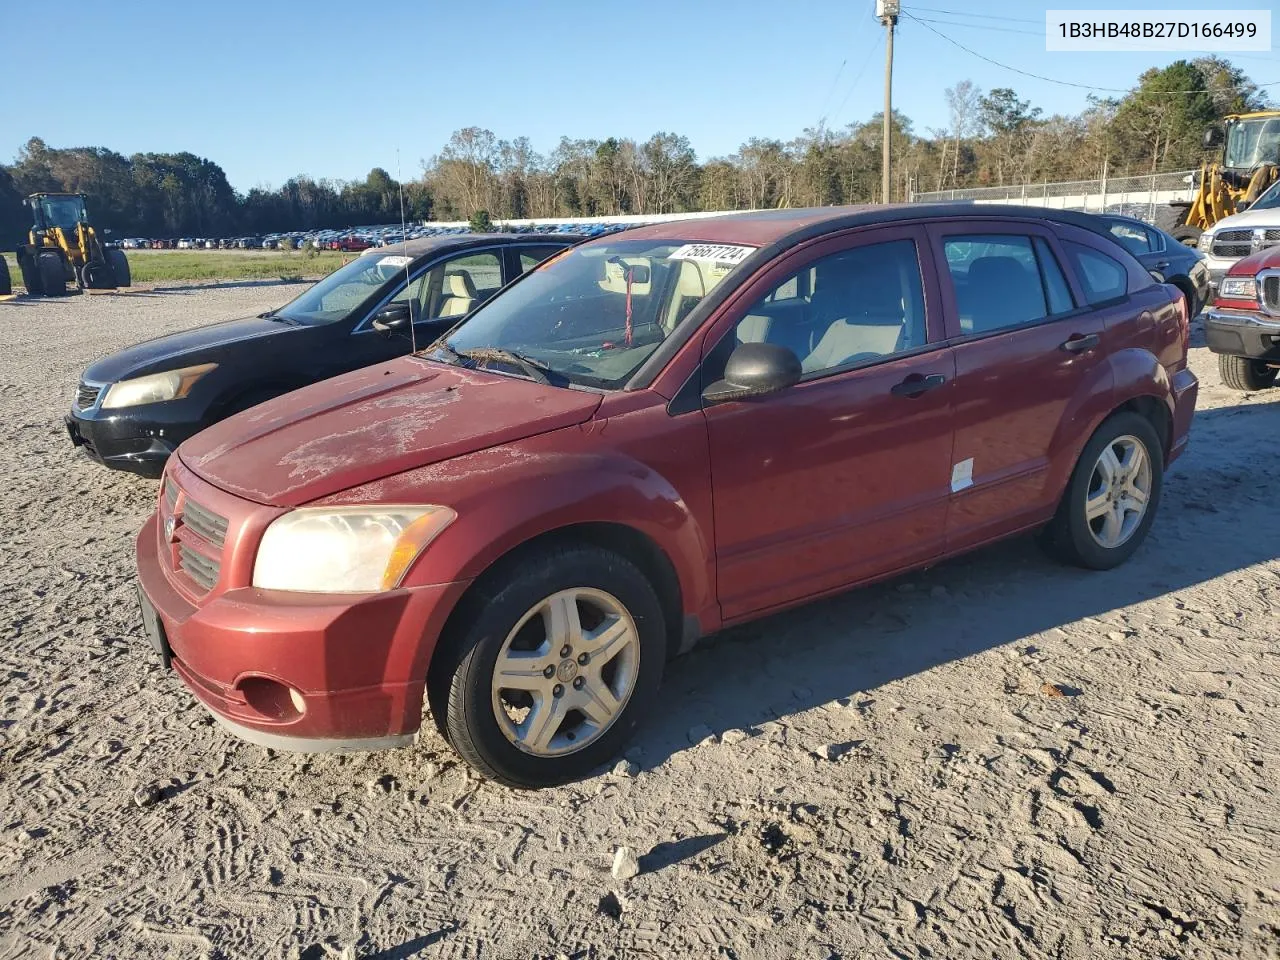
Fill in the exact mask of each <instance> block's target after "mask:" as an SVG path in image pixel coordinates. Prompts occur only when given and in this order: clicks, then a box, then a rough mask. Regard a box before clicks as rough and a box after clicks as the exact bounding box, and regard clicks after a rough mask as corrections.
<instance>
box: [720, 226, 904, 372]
mask: <svg viewBox="0 0 1280 960" xmlns="http://www.w3.org/2000/svg"><path fill="white" fill-rule="evenodd" d="M735 333H736V335H737V339H738V341H739V342H741V343H746V342H750V341H756V342H765V343H776V344H780V345H782V346H784V347H787V348H788V349H790V350H791V351H792V352H793V353H795V355H796V356H797V357H799V358H800V364H801V366H802V367H803V369H804V372H805V373H806V374H811V373H818V372H821V371H824V370H834V369H837V368H840V367H845V366H848V365H850V364H855V363H863V362H866V361H872V360H878V359H880V358H881V357H886V356H890V355H892V354H894V353H900V352H902V351H904V350H910V349H912V348H914V347H918V346H921V345H922V344H924V343H925V342H926V340H927V336H926V333H925V317H924V290H923V287H922V284H921V282H920V259H919V256H918V255H917V253H916V245H915V243H913V242H912V241H910V240H893V241H890V242H888V243H873V244H868V245H866V246H861V247H855V248H853V249H852V250H843V251H841V252H840V253H836V254H832V255H831V256H829V257H824V258H822V259H821V260H818V261H817V262H816V263H812V264H810V265H808V266H806V267H805V268H804V269H803V270H800V271H799V272H798V273H795V274H792V275H791V276H789V277H787V278H786V279H785V280H783V281H782V283H780V284H778V286H777V287H775V288H774V289H773V290H771V291H770V292H769V293H768V294H767V295H766V296H764V297H763V298H761V299H760V301H759V302H757V303H756V304H755V306H753V307H752V308H751V309H750V310H748V311H747V315H746V316H744V317H743V318H742V319H741V320H740V321H738V326H737V328H736V330H735Z"/></svg>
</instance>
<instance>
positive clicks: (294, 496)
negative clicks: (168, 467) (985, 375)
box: [178, 357, 601, 506]
mask: <svg viewBox="0 0 1280 960" xmlns="http://www.w3.org/2000/svg"><path fill="white" fill-rule="evenodd" d="M600 399H601V398H600V395H599V394H595V393H588V392H585V391H580V390H569V389H564V388H559V387H551V386H545V385H543V384H539V383H534V382H532V381H529V380H522V379H519V378H515V377H506V376H502V375H499V374H494V373H486V372H483V371H478V370H468V369H465V368H462V367H451V366H448V365H445V364H442V363H436V362H433V361H429V360H424V359H422V358H421V357H402V358H400V359H398V360H393V361H391V362H390V363H381V364H377V365H376V366H373V367H367V368H365V369H363V370H357V371H355V372H354V373H349V374H345V375H343V376H340V377H334V378H333V379H332V380H325V381H322V382H321V383H317V384H313V385H312V386H309V387H303V388H302V389H301V390H296V391H294V392H293V393H289V394H285V395H284V396H283V397H278V398H276V399H275V400H271V401H268V402H267V403H264V404H261V405H260V406H257V407H253V408H251V409H249V410H246V411H245V412H244V413H241V414H237V415H236V416H234V417H230V418H229V419H226V420H223V421H221V422H220V423H216V424H214V425H213V426H212V427H210V428H208V429H207V430H204V431H202V432H201V433H198V434H196V435H195V436H194V437H192V438H191V439H190V440H188V441H186V442H185V443H184V444H182V446H181V447H179V448H178V456H179V457H180V458H181V459H182V462H183V463H184V464H186V465H187V467H189V468H190V469H191V470H192V471H194V472H195V473H196V474H198V475H199V476H201V477H202V478H203V479H205V480H208V481H209V482H210V483H212V484H214V485H215V486H218V487H221V488H222V489H224V490H226V491H228V492H229V493H233V494H236V495H237V496H241V497H246V498H247V499H250V500H254V501H256V502H258V503H265V504H271V505H275V506H299V505H301V504H304V503H308V502H310V501H312V500H316V499H318V498H320V497H325V496H328V495H330V494H333V493H337V492H338V491H340V490H346V489H348V488H350V487H354V486H358V485H360V484H363V483H369V482H370V481H373V480H379V479H382V478H384V477H388V476H392V475H394V474H397V473H401V472H403V471H405V470H411V469H414V468H416V467H424V466H428V465H430V464H433V463H439V462H440V461H442V460H447V459H449V458H450V457H459V456H463V455H465V454H468V453H474V452H476V451H478V450H484V449H487V448H488V447H493V446H497V445H499V444H503V443H511V442H513V441H515V440H521V439H524V438H525V437H530V436H534V435H535V434H539V433H545V432H547V431H550V430H556V429H559V428H561V427H566V426H572V425H574V424H578V423H582V422H584V421H586V420H587V419H589V418H590V417H591V415H592V414H593V413H594V412H595V409H596V407H598V406H599V405H600Z"/></svg>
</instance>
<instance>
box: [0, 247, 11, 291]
mask: <svg viewBox="0 0 1280 960" xmlns="http://www.w3.org/2000/svg"><path fill="white" fill-rule="evenodd" d="M11 293H13V281H11V280H10V279H9V264H8V263H7V262H6V261H5V259H4V257H0V297H7V296H9V294H11Z"/></svg>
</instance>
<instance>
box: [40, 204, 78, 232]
mask: <svg viewBox="0 0 1280 960" xmlns="http://www.w3.org/2000/svg"><path fill="white" fill-rule="evenodd" d="M40 212H41V213H42V214H43V216H44V222H45V223H47V224H48V225H49V226H51V227H62V228H63V229H69V228H71V227H74V226H75V225H76V224H77V223H80V222H81V221H83V220H86V219H88V218H87V217H86V216H85V212H84V201H83V200H81V199H80V198H79V197H43V198H41V200H40Z"/></svg>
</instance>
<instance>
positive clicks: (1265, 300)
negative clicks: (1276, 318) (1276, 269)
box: [1262, 274, 1280, 314]
mask: <svg viewBox="0 0 1280 960" xmlns="http://www.w3.org/2000/svg"><path fill="white" fill-rule="evenodd" d="M1262 309H1263V310H1265V311H1266V312H1267V313H1274V314H1280V274H1272V275H1271V276H1267V277H1263V278H1262Z"/></svg>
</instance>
